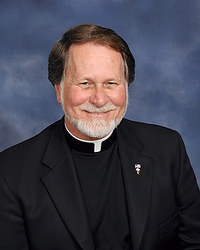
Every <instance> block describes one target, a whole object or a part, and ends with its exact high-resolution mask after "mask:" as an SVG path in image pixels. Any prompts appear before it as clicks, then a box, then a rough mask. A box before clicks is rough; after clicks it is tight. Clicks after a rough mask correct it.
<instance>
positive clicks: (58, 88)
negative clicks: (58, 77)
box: [55, 84, 61, 103]
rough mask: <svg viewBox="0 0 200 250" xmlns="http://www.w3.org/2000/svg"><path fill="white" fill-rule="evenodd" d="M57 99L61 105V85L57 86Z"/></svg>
mask: <svg viewBox="0 0 200 250" xmlns="http://www.w3.org/2000/svg"><path fill="white" fill-rule="evenodd" d="M55 91H56V98H57V102H58V103H61V86H60V84H55Z"/></svg>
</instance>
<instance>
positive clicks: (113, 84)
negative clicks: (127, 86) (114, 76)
mask: <svg viewBox="0 0 200 250" xmlns="http://www.w3.org/2000/svg"><path fill="white" fill-rule="evenodd" d="M104 85H105V86H106V87H108V88H114V87H116V86H117V85H118V83H116V82H106V83H105V84H104Z"/></svg>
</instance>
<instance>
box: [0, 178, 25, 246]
mask: <svg viewBox="0 0 200 250" xmlns="http://www.w3.org/2000/svg"><path fill="white" fill-rule="evenodd" d="M0 249H1V250H11V249H12V250H18V249H20V250H28V249H29V247H28V242H27V237H26V230H25V225H24V219H23V213H22V210H21V208H20V202H19V201H18V200H17V199H16V198H15V197H14V196H13V194H12V193H11V191H10V189H9V186H8V184H7V183H6V180H5V178H4V177H3V174H2V173H0Z"/></svg>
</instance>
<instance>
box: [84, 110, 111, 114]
mask: <svg viewBox="0 0 200 250" xmlns="http://www.w3.org/2000/svg"><path fill="white" fill-rule="evenodd" d="M84 111H85V112H86V113H88V114H91V115H105V114H107V113H108V112H110V111H111V110H108V111H105V112H91V111H87V110H84Z"/></svg>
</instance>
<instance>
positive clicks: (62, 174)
mask: <svg viewBox="0 0 200 250" xmlns="http://www.w3.org/2000/svg"><path fill="white" fill-rule="evenodd" d="M60 123H61V122H60ZM58 125H59V126H58V128H57V129H54V131H53V133H52V135H51V139H50V142H49V144H48V147H47V150H46V153H45V155H44V158H43V164H45V165H46V166H48V167H49V168H50V169H51V170H50V171H49V172H48V174H47V175H45V176H44V177H43V178H42V182H43V184H44V186H45V188H46V189H47V191H48V193H49V195H50V196H51V198H52V201H53V203H54V205H55V207H56V209H57V210H58V212H59V214H60V216H61V217H62V219H63V221H64V223H65V224H66V225H67V227H68V229H69V230H70V231H71V233H72V234H73V236H74V237H75V239H76V240H77V242H78V243H79V245H80V246H81V247H82V249H85V250H94V246H93V239H92V232H91V228H90V224H89V219H88V214H87V211H86V206H85V202H84V198H83V195H82V192H81V188H80V185H79V181H78V177H77V173H76V170H75V167H74V162H73V159H72V156H71V152H70V149H69V147H68V146H67V143H66V141H65V138H64V134H63V131H62V126H61V125H62V124H58Z"/></svg>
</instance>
